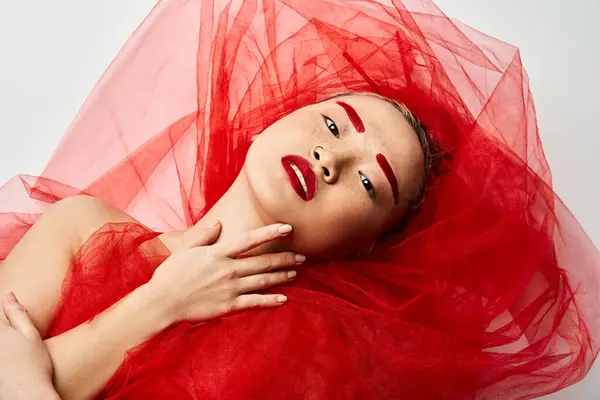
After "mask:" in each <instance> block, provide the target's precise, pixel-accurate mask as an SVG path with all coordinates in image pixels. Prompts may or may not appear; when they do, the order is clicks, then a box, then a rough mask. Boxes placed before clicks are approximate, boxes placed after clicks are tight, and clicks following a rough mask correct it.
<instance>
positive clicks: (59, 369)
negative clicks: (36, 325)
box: [45, 285, 172, 399]
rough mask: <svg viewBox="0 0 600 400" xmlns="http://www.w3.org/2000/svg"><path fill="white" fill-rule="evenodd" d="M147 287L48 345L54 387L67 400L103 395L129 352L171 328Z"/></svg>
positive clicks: (50, 340) (49, 341) (168, 320)
mask: <svg viewBox="0 0 600 400" xmlns="http://www.w3.org/2000/svg"><path fill="white" fill-rule="evenodd" d="M155 298H156V296H154V295H153V294H152V293H150V292H149V291H148V287H147V286H145V285H144V286H141V287H139V288H138V289H136V290H134V291H133V292H132V293H130V294H129V295H127V296H126V297H124V298H123V299H121V300H120V301H118V302H117V303H115V304H114V305H113V306H112V307H110V308H109V309H107V310H106V311H104V312H103V313H101V314H100V315H99V316H98V317H96V318H94V319H93V320H92V321H91V322H90V323H85V324H81V325H79V326H78V327H76V328H74V329H71V330H70V331H68V332H65V333H63V334H62V335H59V336H56V337H53V338H50V339H47V340H46V341H45V343H46V346H47V348H48V351H49V353H50V357H51V358H52V363H53V365H54V386H55V387H56V390H57V391H58V393H59V394H60V395H61V397H62V398H63V399H86V398H90V397H92V396H93V395H95V394H97V393H98V391H100V390H101V389H102V388H103V387H104V385H105V384H106V382H108V380H109V379H110V377H111V376H112V375H113V374H114V372H115V371H116V370H117V369H118V367H119V365H120V364H121V362H122V361H123V359H124V356H125V353H126V352H127V350H129V349H131V348H133V347H135V346H137V345H138V344H140V343H143V342H144V341H146V340H147V339H149V338H150V337H152V336H153V335H154V334H156V333H158V332H159V331H161V330H162V329H164V328H166V327H167V326H168V325H170V324H171V322H172V320H171V319H170V318H168V317H167V315H166V313H165V312H164V310H163V308H162V307H161V306H160V305H159V304H153V301H154V299H155Z"/></svg>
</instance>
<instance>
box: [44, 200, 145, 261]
mask: <svg viewBox="0 0 600 400" xmlns="http://www.w3.org/2000/svg"><path fill="white" fill-rule="evenodd" d="M121 222H132V223H137V224H139V222H138V221H137V220H136V219H134V218H133V217H131V216H130V215H128V214H126V213H124V212H123V211H121V210H119V209H118V208H116V207H114V206H112V205H110V204H109V203H107V202H106V201H104V200H101V199H98V198H96V197H92V196H87V195H79V196H72V197H67V198H65V199H63V200H60V201H58V202H56V203H55V204H53V205H52V206H51V207H50V208H49V209H48V211H46V213H44V215H43V216H42V218H40V221H39V223H42V224H44V225H46V226H48V227H50V226H53V227H56V228H58V229H60V231H61V232H62V234H63V235H65V236H64V238H65V239H67V240H68V242H69V244H70V245H71V246H72V248H73V249H74V250H75V249H77V248H79V247H80V246H81V245H82V244H83V243H84V242H85V241H86V240H87V239H88V238H89V237H90V236H91V235H92V234H93V233H94V232H96V231H97V230H98V229H100V228H101V227H102V226H104V225H105V224H107V223H121Z"/></svg>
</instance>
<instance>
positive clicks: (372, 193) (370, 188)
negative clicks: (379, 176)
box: [358, 172, 375, 200]
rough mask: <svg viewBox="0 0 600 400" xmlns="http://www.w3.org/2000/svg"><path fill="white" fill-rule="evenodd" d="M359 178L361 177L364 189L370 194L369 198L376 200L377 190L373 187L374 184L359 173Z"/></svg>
mask: <svg viewBox="0 0 600 400" xmlns="http://www.w3.org/2000/svg"><path fill="white" fill-rule="evenodd" d="M358 176H360V181H361V182H362V185H363V186H364V188H365V189H366V190H367V192H368V193H369V197H370V198H371V199H372V200H375V188H374V187H373V184H372V183H371V181H370V180H369V178H367V177H366V176H364V175H363V174H362V173H360V172H359V173H358Z"/></svg>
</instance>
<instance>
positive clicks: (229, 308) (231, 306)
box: [223, 300, 236, 314]
mask: <svg viewBox="0 0 600 400" xmlns="http://www.w3.org/2000/svg"><path fill="white" fill-rule="evenodd" d="M235 308H236V307H235V300H228V301H226V302H224V303H223V314H229V313H232V312H234V311H235Z"/></svg>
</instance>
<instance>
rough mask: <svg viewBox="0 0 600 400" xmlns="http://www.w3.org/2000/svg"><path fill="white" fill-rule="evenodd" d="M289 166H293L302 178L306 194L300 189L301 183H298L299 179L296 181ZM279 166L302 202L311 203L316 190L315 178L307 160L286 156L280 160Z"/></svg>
mask: <svg viewBox="0 0 600 400" xmlns="http://www.w3.org/2000/svg"><path fill="white" fill-rule="evenodd" d="M290 164H294V165H295V166H296V168H298V170H299V171H300V173H301V174H302V177H303V178H304V181H305V182H306V193H305V192H304V188H303V187H302V182H300V179H298V177H297V176H296V172H295V171H294V169H293V168H292V166H291V165H290ZM281 165H283V169H284V170H285V172H286V173H287V176H288V179H289V180H290V183H291V184H292V188H293V189H294V191H295V192H296V194H297V195H298V196H300V198H301V199H302V200H304V201H311V200H312V198H313V197H314V195H315V191H316V188H317V176H316V175H315V173H314V171H313V170H312V167H311V166H310V163H309V162H308V160H307V159H306V158H304V157H301V156H297V155H288V156H285V157H282V158H281Z"/></svg>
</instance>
